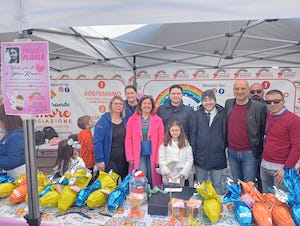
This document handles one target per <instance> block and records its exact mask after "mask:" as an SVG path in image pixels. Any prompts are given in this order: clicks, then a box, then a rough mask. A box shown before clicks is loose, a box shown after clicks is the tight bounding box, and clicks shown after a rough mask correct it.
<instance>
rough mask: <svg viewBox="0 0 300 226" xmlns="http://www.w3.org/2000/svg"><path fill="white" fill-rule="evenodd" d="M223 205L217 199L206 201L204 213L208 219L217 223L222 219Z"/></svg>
mask: <svg viewBox="0 0 300 226" xmlns="http://www.w3.org/2000/svg"><path fill="white" fill-rule="evenodd" d="M221 211H222V209H221V204H220V202H219V201H218V200H216V199H206V200H204V202H203V212H204V214H205V215H206V216H207V217H208V219H209V220H210V221H211V222H212V223H215V222H217V221H218V220H219V219H220V217H221Z"/></svg>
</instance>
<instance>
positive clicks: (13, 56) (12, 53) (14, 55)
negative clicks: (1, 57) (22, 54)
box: [8, 47, 20, 64]
mask: <svg viewBox="0 0 300 226" xmlns="http://www.w3.org/2000/svg"><path fill="white" fill-rule="evenodd" d="M19 51H20V50H19V48H18V47H10V48H8V53H9V57H10V59H9V62H8V63H9V64H18V63H19V62H20V59H19Z"/></svg>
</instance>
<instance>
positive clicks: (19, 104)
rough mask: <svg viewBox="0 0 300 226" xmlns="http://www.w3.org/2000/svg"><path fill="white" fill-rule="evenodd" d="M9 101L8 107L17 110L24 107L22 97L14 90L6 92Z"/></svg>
mask: <svg viewBox="0 0 300 226" xmlns="http://www.w3.org/2000/svg"><path fill="white" fill-rule="evenodd" d="M6 95H7V97H8V99H9V103H10V108H11V109H14V110H18V111H22V110H23V109H24V97H23V96H22V95H20V94H17V93H16V92H14V93H13V94H10V93H6Z"/></svg>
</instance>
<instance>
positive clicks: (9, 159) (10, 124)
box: [0, 104, 26, 178]
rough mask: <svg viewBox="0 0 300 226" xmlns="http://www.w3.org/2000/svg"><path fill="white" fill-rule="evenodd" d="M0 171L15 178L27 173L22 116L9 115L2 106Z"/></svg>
mask: <svg viewBox="0 0 300 226" xmlns="http://www.w3.org/2000/svg"><path fill="white" fill-rule="evenodd" d="M0 133H2V135H3V136H2V138H1V140H0V169H3V170H4V172H7V174H8V175H9V176H11V177H13V178H16V177H18V176H19V175H20V174H22V173H26V167H25V145H24V132H23V123H22V119H21V117H20V116H15V115H7V114H6V113H5V109H4V104H1V105H0Z"/></svg>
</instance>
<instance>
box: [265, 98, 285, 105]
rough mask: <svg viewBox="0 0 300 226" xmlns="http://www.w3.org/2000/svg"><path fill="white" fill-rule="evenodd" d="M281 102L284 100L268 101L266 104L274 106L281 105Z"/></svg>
mask: <svg viewBox="0 0 300 226" xmlns="http://www.w3.org/2000/svg"><path fill="white" fill-rule="evenodd" d="M280 101H282V99H281V100H276V99H275V100H266V104H268V105H270V104H272V102H273V103H274V104H279V103H280Z"/></svg>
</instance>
